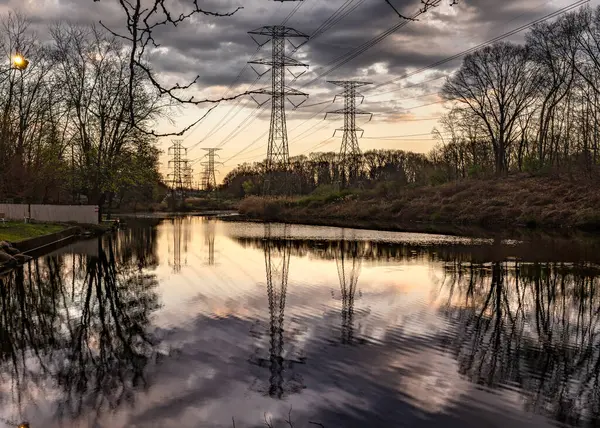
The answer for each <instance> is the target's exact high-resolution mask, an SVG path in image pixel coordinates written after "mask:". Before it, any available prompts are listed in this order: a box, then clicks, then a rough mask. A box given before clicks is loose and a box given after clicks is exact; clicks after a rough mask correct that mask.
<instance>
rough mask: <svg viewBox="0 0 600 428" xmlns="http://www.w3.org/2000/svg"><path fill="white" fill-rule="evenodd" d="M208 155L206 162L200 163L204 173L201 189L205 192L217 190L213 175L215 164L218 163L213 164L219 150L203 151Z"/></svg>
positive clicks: (209, 149) (208, 149)
mask: <svg viewBox="0 0 600 428" xmlns="http://www.w3.org/2000/svg"><path fill="white" fill-rule="evenodd" d="M204 150H206V151H207V152H208V153H207V154H206V156H208V161H206V162H202V165H204V171H203V172H202V189H203V190H205V191H207V192H212V191H213V190H215V189H216V188H217V177H216V175H215V164H217V163H220V162H215V157H218V156H219V155H218V154H217V150H221V149H218V148H216V147H215V148H207V149H204Z"/></svg>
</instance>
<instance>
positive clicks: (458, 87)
mask: <svg viewBox="0 0 600 428" xmlns="http://www.w3.org/2000/svg"><path fill="white" fill-rule="evenodd" d="M539 87H540V76H539V72H538V69H537V68H536V67H535V66H534V64H533V63H532V61H531V60H530V54H529V51H528V50H527V49H525V48H524V47H522V46H518V45H514V44H511V43H498V44H495V45H493V46H487V47H485V48H483V49H482V50H479V51H476V52H474V53H472V54H470V55H468V56H467V57H466V58H465V60H464V62H463V64H462V66H461V68H460V69H459V70H458V72H457V73H456V74H455V75H453V76H452V77H450V78H449V79H448V80H447V82H446V84H445V85H444V88H443V90H442V92H443V95H444V97H445V98H446V99H448V100H453V101H456V102H458V103H461V104H464V105H465V106H467V107H468V108H469V109H471V110H472V111H473V113H474V114H475V115H477V116H478V117H479V118H480V119H481V121H482V122H483V123H484V124H485V128H486V130H487V133H488V137H489V139H490V141H491V143H492V146H493V149H494V157H495V166H496V173H497V174H504V173H506V172H508V159H507V154H508V148H509V147H510V145H511V144H512V142H513V141H514V139H515V130H516V125H517V120H518V118H519V116H520V115H521V114H522V113H523V112H524V111H525V110H526V109H527V108H528V107H529V106H531V105H532V104H533V103H534V101H535V94H536V93H537V91H538V90H539Z"/></svg>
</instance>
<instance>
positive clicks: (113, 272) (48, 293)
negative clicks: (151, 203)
mask: <svg viewBox="0 0 600 428" xmlns="http://www.w3.org/2000/svg"><path fill="white" fill-rule="evenodd" d="M599 249H600V248H599V245H598V243H597V242H596V241H594V240H591V241H586V242H582V241H573V240H569V239H563V238H556V239H548V240H544V241H499V240H486V239H473V238H459V237H450V236H441V235H427V234H412V233H390V232H375V231H365V230H352V229H340V228H327V227H309V226H296V225H292V226H290V225H282V224H271V225H263V224H255V223H240V222H235V221H221V220H218V219H209V218H202V217H187V218H173V219H164V220H159V219H157V220H145V221H143V222H140V224H134V223H131V224H130V227H129V228H128V229H126V230H123V231H119V232H117V233H115V234H112V235H109V236H104V237H103V238H100V239H92V240H87V241H81V242H77V243H75V244H73V245H71V246H69V247H66V248H63V249H61V250H59V251H56V252H54V253H52V254H49V255H46V256H42V257H40V258H38V259H35V260H32V261H31V262H30V263H29V264H27V265H26V266H24V267H23V268H22V269H19V270H17V271H15V272H13V273H11V274H10V275H8V276H5V277H2V278H0V307H1V311H0V340H1V347H0V352H1V353H0V418H1V419H0V421H2V422H4V423H6V424H7V425H8V426H10V425H9V424H16V423H19V422H21V421H23V420H27V421H29V423H30V424H31V428H38V427H40V428H41V427H44V428H54V427H70V428H78V427H82V428H87V427H90V428H97V427H111V428H121V427H140V428H141V427H164V428H170V427H179V428H180V427H184V428H185V427H232V426H234V424H235V427H237V428H246V427H250V428H252V427H264V426H267V425H266V423H265V419H266V422H267V423H268V424H270V425H271V426H273V427H289V426H293V427H296V428H304V427H306V428H309V427H310V428H315V427H321V426H323V427H326V428H334V427H344V428H355V427H357V428H358V427H394V428H395V427H402V426H411V427H434V426H435V427H439V426H444V427H478V428H479V427H493V426H497V427H506V426H511V427H521V426H598V425H599V424H600V385H599V382H600V347H599V345H600V336H599V332H600V327H599V325H598V323H599V321H600V288H599V284H598V282H599V278H600V269H598V267H597V266H598V265H597V263H598V261H599V260H598V258H600V251H598V250H599ZM286 421H289V422H291V424H290V423H288V422H286ZM0 426H1V424H0Z"/></svg>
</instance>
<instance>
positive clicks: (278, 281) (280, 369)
mask: <svg viewBox="0 0 600 428" xmlns="http://www.w3.org/2000/svg"><path fill="white" fill-rule="evenodd" d="M285 227H287V226H285ZM264 256H265V270H266V278H267V296H268V304H269V338H270V341H269V358H268V359H265V358H261V357H258V356H253V357H252V358H251V359H250V361H251V362H252V363H253V364H257V365H258V366H260V367H269V370H270V372H271V375H270V377H269V386H268V390H267V393H268V395H269V396H271V397H274V398H278V399H281V398H283V396H284V395H285V394H287V393H296V392H299V391H300V390H301V389H302V388H303V385H302V379H301V377H300V376H297V375H292V376H291V377H289V378H288V379H284V375H285V373H284V372H285V371H286V369H292V368H293V366H294V364H297V363H300V364H304V359H302V358H301V359H295V360H294V359H289V358H284V328H283V323H284V314H285V300H286V295H287V283H288V275H289V266H290V246H289V245H288V244H287V243H286V240H285V239H283V240H280V241H277V242H275V241H273V240H271V225H265V245H264ZM259 389H260V387H259Z"/></svg>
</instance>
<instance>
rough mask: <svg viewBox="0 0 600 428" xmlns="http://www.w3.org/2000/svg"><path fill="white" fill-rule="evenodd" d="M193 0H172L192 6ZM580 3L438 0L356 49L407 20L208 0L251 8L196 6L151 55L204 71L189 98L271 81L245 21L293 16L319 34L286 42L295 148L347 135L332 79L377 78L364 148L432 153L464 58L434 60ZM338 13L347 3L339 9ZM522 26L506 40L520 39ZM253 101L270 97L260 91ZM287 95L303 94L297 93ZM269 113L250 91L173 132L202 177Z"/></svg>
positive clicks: (358, 6)
mask: <svg viewBox="0 0 600 428" xmlns="http://www.w3.org/2000/svg"><path fill="white" fill-rule="evenodd" d="M190 1H191V0H167V3H170V4H171V5H173V7H174V8H178V9H179V10H185V8H186V5H187V4H190ZM390 1H391V2H392V4H393V5H394V6H395V7H396V8H397V9H398V10H399V11H401V12H402V13H403V14H405V15H412V14H413V13H415V12H416V11H417V10H418V9H419V7H420V0H390ZM574 1H575V0H501V1H500V0H459V4H457V5H453V6H450V3H451V0H442V4H441V5H440V6H439V7H438V8H436V9H433V10H430V11H428V12H427V13H426V14H425V15H423V16H421V17H420V18H419V20H418V21H415V22H406V25H403V26H402V27H401V28H398V29H397V30H396V31H393V32H391V33H390V34H389V35H388V36H387V37H385V38H383V39H382V40H381V41H380V42H379V43H377V44H375V45H374V46H372V47H370V48H369V49H367V50H365V51H364V52H362V51H358V52H357V51H356V49H357V48H358V47H360V46H361V45H363V44H364V43H365V42H368V41H370V40H372V39H374V38H376V37H378V36H379V35H380V34H383V33H385V32H386V31H388V30H389V29H391V28H393V27H394V26H396V25H397V24H399V23H400V22H402V21H401V20H400V19H399V17H398V16H397V15H396V14H395V12H394V11H393V10H392V8H391V7H390V6H389V5H388V4H387V3H386V1H385V0H304V1H303V2H301V3H298V2H295V1H285V2H281V1H273V0H200V1H199V4H200V5H201V7H203V8H204V9H206V10H210V11H214V12H220V13H227V12H231V11H233V10H235V9H236V8H237V7H238V6H243V9H241V10H239V11H237V12H236V13H235V14H234V15H233V16H231V17H208V16H199V15H197V16H195V17H194V18H193V19H191V20H189V21H187V22H186V23H185V24H182V25H179V26H177V27H170V28H168V27H167V28H165V29H164V30H162V31H160V32H159V33H157V34H156V39H157V41H158V43H159V44H160V48H158V49H156V50H155V51H154V52H153V53H152V56H151V64H152V67H153V68H154V70H155V71H156V74H157V76H158V77H159V80H160V81H161V82H162V83H164V85H165V86H168V85H169V84H175V83H180V84H184V83H188V82H190V81H192V80H194V78H195V77H196V76H199V78H198V81H197V84H196V85H194V86H193V87H192V88H191V89H189V90H187V91H186V92H185V95H186V96H187V95H195V96H198V97H211V98H219V97H223V96H225V95H229V96H230V95H234V94H236V93H242V92H245V91H248V90H251V89H260V88H269V87H270V74H269V73H268V70H267V69H265V68H261V66H255V69H256V72H259V73H263V72H265V71H267V73H265V74H264V75H263V76H262V77H261V78H259V79H258V80H257V77H258V74H257V73H256V72H255V70H253V69H252V68H251V67H248V66H246V64H247V61H249V60H250V59H251V58H269V55H270V53H271V45H270V44H266V45H264V46H263V47H262V48H260V49H258V47H257V44H256V42H255V41H254V40H253V39H252V38H251V37H250V35H249V34H248V31H251V30H255V29H258V28H260V27H262V26H265V25H281V24H282V23H283V22H284V20H286V18H288V17H289V19H288V20H287V22H285V25H286V26H287V27H291V28H293V29H295V30H297V31H299V32H302V33H304V34H306V35H309V36H313V37H312V38H310V39H309V41H308V42H307V43H306V44H304V46H302V47H301V48H300V49H298V50H294V48H293V46H292V45H290V44H288V45H287V46H286V49H287V51H286V52H287V54H288V55H290V56H291V57H293V58H295V59H297V60H299V61H302V62H303V63H306V64H308V66H309V67H308V68H307V69H304V68H302V67H295V68H293V69H291V70H290V72H291V73H294V74H295V75H298V73H301V72H302V71H303V70H306V72H305V73H304V74H303V75H302V76H300V77H299V78H298V79H294V77H293V75H292V74H291V73H288V74H287V75H286V79H287V82H286V83H287V84H288V86H289V87H291V88H295V89H298V90H301V91H303V92H305V93H307V94H308V99H307V100H306V101H305V102H304V104H302V105H301V106H300V107H298V108H294V105H293V104H291V103H289V102H288V103H287V104H286V108H287V111H286V116H287V129H288V139H289V150H290V155H291V156H294V155H299V154H308V153H310V152H314V151H338V150H339V146H340V143H341V136H342V133H341V132H339V131H338V132H337V133H336V134H335V137H334V130H335V129H336V128H339V127H341V126H342V125H343V117H342V116H340V115H329V116H328V117H327V119H325V113H326V112H327V111H329V110H335V109H339V108H341V107H342V106H343V100H342V99H341V98H340V97H338V98H337V99H336V100H335V103H333V101H334V97H335V95H336V94H339V93H340V92H341V88H340V87H338V86H336V85H334V84H331V83H328V81H329V80H348V79H355V80H361V81H368V82H372V83H373V84H372V85H368V86H365V87H364V88H361V90H360V92H361V93H362V94H363V95H364V101H363V103H362V104H361V105H360V108H361V109H362V110H364V111H365V112H372V113H373V118H372V120H370V121H369V120H368V119H369V116H368V115H361V116H359V118H358V119H357V124H358V125H359V126H360V127H362V128H363V129H364V134H363V136H362V138H361V139H360V146H361V149H362V150H363V151H365V150H370V149H376V148H385V149H401V150H407V151H414V152H421V153H425V152H428V151H429V150H430V149H431V148H432V147H434V145H435V144H437V141H436V140H435V139H434V138H433V137H432V135H431V131H432V129H433V128H434V127H435V126H436V125H437V126H438V127H439V124H438V123H437V121H438V119H439V117H440V116H441V115H443V114H444V113H445V112H446V110H447V107H448V104H445V103H443V102H442V100H441V98H440V96H439V91H440V88H441V87H442V85H443V83H444V81H445V78H446V76H447V75H448V74H450V73H452V72H453V70H455V69H456V68H457V67H459V66H460V63H461V58H462V57H460V56H459V57H458V58H456V59H454V60H451V61H444V62H443V63H441V64H439V65H437V66H435V64H436V63H440V62H441V61H443V60H445V59H448V58H450V57H452V56H454V55H455V54H459V53H461V52H463V51H465V50H467V49H469V48H472V47H474V46H477V45H478V44H480V43H483V42H486V41H488V40H490V39H493V38H494V37H497V36H500V35H503V34H505V33H507V32H508V31H511V30H513V29H515V28H518V27H520V26H522V25H525V24H528V23H530V22H531V21H533V20H536V19H539V18H541V17H543V16H545V15H547V14H548V13H551V12H553V11H556V10H557V9H560V8H561V7H564V6H567V5H570V4H572V3H574ZM599 4H600V0H591V1H590V2H589V5H590V6H592V7H596V6H598V5H599ZM299 5H300V6H299ZM298 6H299V7H298ZM297 7H298V8H297ZM181 8H183V9H181ZM340 8H341V9H340ZM11 9H13V10H14V9H19V10H21V11H22V12H24V13H25V14H26V15H28V16H29V17H30V19H31V20H32V21H33V22H34V24H35V26H37V27H38V29H39V32H40V34H43V33H44V29H45V27H46V26H47V25H48V24H52V23H54V22H56V21H67V22H72V23H79V24H92V23H98V21H100V20H102V22H103V23H105V24H107V25H108V26H110V27H111V28H112V29H115V30H117V31H118V30H119V29H122V28H123V25H124V15H123V13H122V11H120V10H119V8H118V1H117V0H100V1H97V2H96V1H93V0H0V11H1V12H6V11H8V10H11ZM336 11H338V12H339V13H338V14H337V15H334V13H335V12H336ZM332 16H334V17H337V18H336V19H334V20H333V23H334V25H332V26H327V27H326V31H325V32H323V33H320V34H319V33H315V31H316V30H317V29H319V27H322V25H323V24H324V23H326V22H329V23H332V20H331V19H330V17H332ZM328 19H330V20H329V21H328ZM315 34H316V36H315ZM524 34H525V32H521V33H518V34H516V35H514V36H511V37H509V38H508V39H507V40H512V41H515V42H522V40H523V36H524ZM261 41H262V40H261ZM295 43H297V42H295ZM353 52H355V53H357V54H356V55H352V58H351V59H350V60H348V61H343V62H342V61H341V60H340V59H342V58H347V57H348V55H350V54H352V53H353ZM432 65H433V66H432ZM423 68H426V69H425V70H423ZM407 74H411V75H410V76H408V77H407V76H406V75H407ZM257 101H259V102H263V101H268V100H267V99H266V98H264V97H257ZM290 101H292V102H294V103H296V104H297V103H298V102H299V101H300V99H299V98H297V97H295V98H294V99H291V100H290ZM210 106H211V105H202V106H185V107H181V108H179V109H177V110H176V111H173V112H171V114H170V117H169V118H168V119H167V118H165V119H164V120H161V121H160V122H159V123H157V125H156V131H157V132H159V133H167V132H172V131H179V130H181V129H183V128H185V127H186V126H188V125H189V124H191V123H193V122H194V121H195V120H197V119H198V118H199V117H201V116H203V115H204V114H205V113H206V111H207V109H208V108H209V107H210ZM269 123H270V103H269V102H267V103H266V104H265V105H264V107H263V108H262V109H259V107H258V105H257V103H256V102H254V101H253V100H252V99H251V98H249V97H244V98H242V99H239V100H236V101H229V102H223V103H221V104H220V105H219V106H218V107H217V108H215V109H214V110H212V111H211V112H210V114H208V115H207V116H206V118H205V119H203V120H202V122H200V124H199V125H198V126H196V127H194V128H193V129H192V130H191V131H190V132H188V133H186V134H185V135H183V136H182V137H177V138H179V139H181V140H182V143H183V145H184V146H185V147H187V148H188V154H187V156H188V160H189V161H190V165H191V166H192V168H193V170H194V173H195V180H199V177H200V174H201V170H202V168H203V167H202V162H203V161H205V160H206V158H203V156H204V154H205V153H206V152H205V151H204V150H202V149H203V148H208V147H219V148H221V150H220V151H219V155H220V160H221V162H223V164H222V165H220V166H219V173H218V174H217V180H219V181H220V180H221V179H222V178H223V177H224V175H225V174H226V173H227V172H228V171H230V170H231V169H232V168H234V167H235V166H236V165H237V164H239V163H243V162H255V161H260V160H262V159H263V158H264V157H265V155H266V150H267V139H268V129H269ZM359 136H360V134H359ZM173 138H175V137H173ZM173 138H163V139H161V141H160V148H161V149H162V150H164V153H163V155H162V156H161V163H162V166H161V170H162V172H163V173H165V174H166V173H168V160H169V156H168V147H169V146H170V145H171V144H172V139H173Z"/></svg>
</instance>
